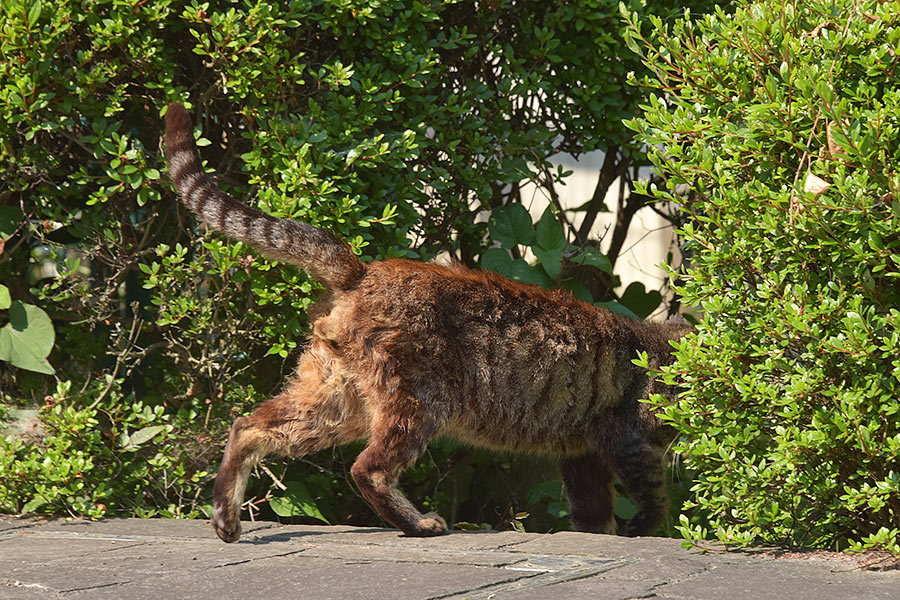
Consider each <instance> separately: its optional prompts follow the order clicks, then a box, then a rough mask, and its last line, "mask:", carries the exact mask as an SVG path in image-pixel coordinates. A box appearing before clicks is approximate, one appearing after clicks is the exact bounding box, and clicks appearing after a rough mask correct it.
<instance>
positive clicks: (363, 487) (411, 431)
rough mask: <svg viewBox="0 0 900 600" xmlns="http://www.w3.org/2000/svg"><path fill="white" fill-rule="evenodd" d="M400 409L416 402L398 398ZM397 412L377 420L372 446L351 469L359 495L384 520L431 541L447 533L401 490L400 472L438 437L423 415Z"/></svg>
mask: <svg viewBox="0 0 900 600" xmlns="http://www.w3.org/2000/svg"><path fill="white" fill-rule="evenodd" d="M391 404H392V405H393V406H394V407H396V406H400V405H402V406H415V405H416V402H415V400H414V399H412V398H397V399H396V402H392V403H391ZM409 412H410V411H408V410H407V411H404V410H402V409H397V408H393V409H391V410H382V411H379V414H377V415H374V416H373V423H372V433H371V435H370V437H369V443H368V445H367V446H366V448H365V449H364V450H363V451H362V452H361V453H360V454H359V456H358V457H357V459H356V462H355V463H354V464H353V467H352V468H351V469H350V473H351V475H353V479H354V480H355V481H356V485H357V486H358V487H359V491H360V492H361V493H362V495H363V496H364V497H365V499H366V500H367V501H368V502H369V504H371V505H372V508H374V509H375V511H376V512H377V513H378V514H379V515H381V517H382V518H383V519H384V520H385V521H387V522H388V523H390V524H391V525H393V526H394V527H396V528H397V529H399V530H400V531H402V532H403V533H404V534H406V535H408V536H414V537H429V536H435V535H441V534H442V533H444V532H445V531H447V523H446V522H445V521H444V519H442V518H441V517H439V516H438V515H437V514H436V513H428V514H425V515H423V514H422V513H420V512H419V511H418V510H417V509H416V507H415V506H413V504H412V503H411V502H410V501H409V500H408V499H407V498H406V497H405V496H404V495H403V492H401V491H400V490H399V489H398V488H397V482H398V480H399V477H400V472H401V471H402V470H403V469H405V468H407V467H408V466H410V465H411V464H412V463H414V462H415V460H416V459H417V458H418V457H419V455H420V454H422V452H423V451H424V450H425V447H426V446H427V445H428V442H429V441H430V440H431V438H432V437H433V436H434V432H435V427H434V425H433V422H432V420H431V419H430V418H429V417H428V416H426V415H423V414H409Z"/></svg>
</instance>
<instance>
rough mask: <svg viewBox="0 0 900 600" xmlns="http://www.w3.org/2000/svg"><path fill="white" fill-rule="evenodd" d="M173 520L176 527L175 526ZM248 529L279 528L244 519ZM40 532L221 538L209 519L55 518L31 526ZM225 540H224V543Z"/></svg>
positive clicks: (246, 529)
mask: <svg viewBox="0 0 900 600" xmlns="http://www.w3.org/2000/svg"><path fill="white" fill-rule="evenodd" d="M173 522H174V523H177V526H173ZM241 525H242V526H243V528H244V531H245V532H248V533H251V534H252V533H255V532H258V531H260V530H267V529H271V528H273V527H276V526H277V525H278V524H277V523H271V522H268V521H258V522H255V523H254V522H250V521H247V522H242V523H241ZM29 529H30V530H32V531H35V532H39V533H50V532H54V533H65V534H82V535H92V536H120V535H121V536H128V537H132V538H134V537H143V536H152V537H161V536H162V537H178V538H201V539H218V538H217V537H216V533H215V531H213V528H212V525H210V523H209V521H206V520H200V519H102V520H100V521H88V520H83V519H54V520H52V521H46V522H42V523H39V524H36V525H33V526H31V527H29ZM223 543H224V542H223Z"/></svg>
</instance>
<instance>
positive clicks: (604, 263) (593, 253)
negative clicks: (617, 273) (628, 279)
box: [571, 248, 613, 275]
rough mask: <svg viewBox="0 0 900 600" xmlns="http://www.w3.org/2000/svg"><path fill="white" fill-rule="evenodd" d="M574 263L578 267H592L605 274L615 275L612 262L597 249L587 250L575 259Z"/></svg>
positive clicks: (573, 259)
mask: <svg viewBox="0 0 900 600" xmlns="http://www.w3.org/2000/svg"><path fill="white" fill-rule="evenodd" d="M571 260H572V262H573V263H575V264H578V265H590V266H592V267H597V268H598V269H600V270H601V271H603V272H605V273H609V274H610V275H612V274H613V267H612V262H610V260H609V258H608V257H607V256H606V255H605V254H603V253H602V252H600V251H599V250H597V249H596V248H585V249H584V251H583V252H581V253H580V254H578V255H577V256H575V257H573V258H572V259H571Z"/></svg>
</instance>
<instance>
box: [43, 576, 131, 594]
mask: <svg viewBox="0 0 900 600" xmlns="http://www.w3.org/2000/svg"><path fill="white" fill-rule="evenodd" d="M129 583H131V580H130V579H129V580H128V581H113V582H112V583H101V584H100V585H88V586H85V587H79V588H70V589H66V590H59V591H58V592H56V593H57V594H59V595H62V594H71V593H74V592H84V591H87V590H99V589H102V588H108V587H115V586H117V585H128V584H129Z"/></svg>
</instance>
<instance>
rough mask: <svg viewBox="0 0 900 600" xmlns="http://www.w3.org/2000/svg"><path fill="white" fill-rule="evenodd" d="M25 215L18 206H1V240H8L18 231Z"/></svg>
mask: <svg viewBox="0 0 900 600" xmlns="http://www.w3.org/2000/svg"><path fill="white" fill-rule="evenodd" d="M23 218H24V215H23V214H22V211H21V210H19V207H17V206H8V205H3V206H0V240H8V239H9V237H10V236H11V235H12V234H13V232H14V231H15V230H16V229H18V227H19V224H20V223H21V222H22V219H23Z"/></svg>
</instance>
